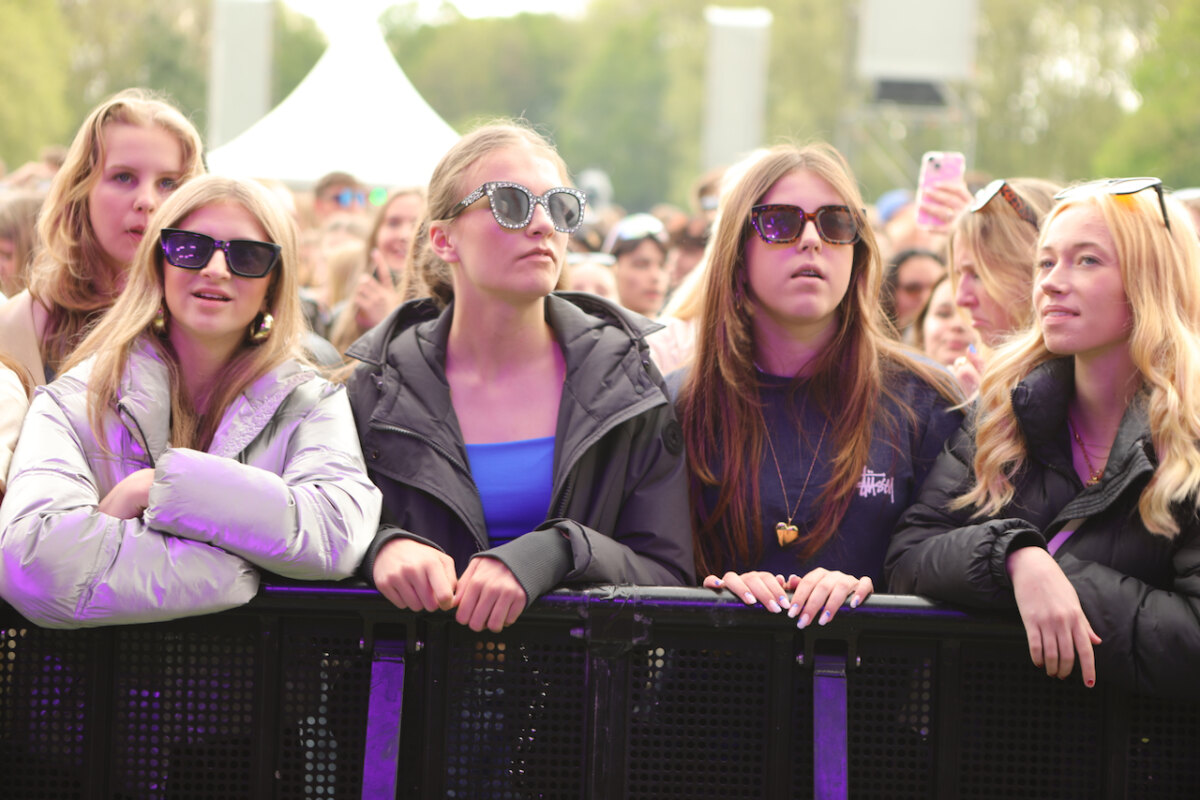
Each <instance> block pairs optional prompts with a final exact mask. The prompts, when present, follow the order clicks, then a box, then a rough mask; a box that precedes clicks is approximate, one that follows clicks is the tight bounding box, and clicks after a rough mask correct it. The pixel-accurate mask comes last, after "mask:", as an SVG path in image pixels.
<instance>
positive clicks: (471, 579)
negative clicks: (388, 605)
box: [373, 539, 527, 633]
mask: <svg viewBox="0 0 1200 800" xmlns="http://www.w3.org/2000/svg"><path fill="white" fill-rule="evenodd" d="M373 573H374V579H375V585H376V587H378V589H379V591H380V592H382V593H383V595H384V596H385V597H387V599H388V600H391V601H392V603H394V604H395V605H396V606H397V607H399V608H406V609H410V610H412V611H437V610H441V611H448V610H450V609H452V608H457V609H458V611H457V613H456V614H455V619H456V620H457V621H458V622H459V624H462V625H466V626H467V627H469V628H470V629H471V630H473V631H475V632H476V633H480V632H482V631H483V630H484V629H485V628H486V629H488V630H490V631H493V632H495V633H499V632H500V631H502V630H503V629H504V628H505V627H506V626H508V625H512V624H513V623H514V622H516V621H517V618H518V617H519V616H520V615H521V612H522V611H524V610H525V604H526V601H527V597H526V594H525V589H524V588H523V587H522V586H521V584H520V583H519V582H518V581H517V578H516V576H514V575H513V574H512V571H511V570H509V568H508V567H506V566H505V565H504V563H503V562H501V561H499V560H497V559H495V558H488V557H481V558H475V559H472V560H471V562H470V563H469V564H468V565H467V568H466V569H465V570H463V574H462V577H461V578H460V577H457V576H456V575H455V574H454V559H452V558H450V556H448V555H446V554H445V553H443V552H442V551H440V550H438V549H437V548H434V547H430V546H429V545H427V544H422V543H421V542H417V541H414V540H412V539H394V540H392V541H391V542H388V544H386V545H384V546H383V547H382V548H381V549H380V551H379V555H377V556H376V558H375V565H374V570H373Z"/></svg>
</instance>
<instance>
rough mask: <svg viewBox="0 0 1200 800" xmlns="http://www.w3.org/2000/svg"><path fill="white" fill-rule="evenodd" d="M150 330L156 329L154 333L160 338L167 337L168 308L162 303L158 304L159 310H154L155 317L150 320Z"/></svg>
mask: <svg viewBox="0 0 1200 800" xmlns="http://www.w3.org/2000/svg"><path fill="white" fill-rule="evenodd" d="M150 330H152V331H154V335H155V336H157V337H158V338H160V339H165V338H167V310H166V309H165V308H163V306H162V303H159V304H158V310H157V311H155V312H154V319H152V320H150Z"/></svg>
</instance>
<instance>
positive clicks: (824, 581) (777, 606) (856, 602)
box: [704, 567, 875, 628]
mask: <svg viewBox="0 0 1200 800" xmlns="http://www.w3.org/2000/svg"><path fill="white" fill-rule="evenodd" d="M704 586H705V588H708V589H722V588H724V589H728V590H729V591H731V592H733V593H734V594H735V595H736V596H737V597H739V598H741V600H742V602H744V603H745V604H746V605H754V604H755V603H762V605H763V607H765V608H766V609H767V610H769V611H770V612H771V613H772V614H778V613H780V612H781V611H783V609H784V607H785V606H786V607H787V609H788V616H789V617H792V618H794V617H796V616H797V615H799V617H800V619H799V621H798V622H797V623H796V627H798V628H806V627H808V625H809V623H810V622H812V621H813V619H816V620H817V624H818V625H825V624H827V623H828V622H829V621H830V620H832V619H833V618H834V616H836V615H837V612H838V609H839V608H841V607H842V605H843V604H844V603H845V602H846V601H847V600H849V601H850V607H851V608H858V607H859V606H860V605H862V602H863V601H864V600H866V599H867V598H868V597H870V596H871V593H872V592H873V591H875V585H874V583H873V582H872V580H871V579H870V578H869V577H865V576H864V577H862V578H857V577H855V576H853V575H847V574H846V573H844V572H839V571H837V570H828V569H825V568H824V567H818V568H816V569H814V570H812V571H811V572H809V573H807V574H806V575H805V576H804V577H803V578H801V577H800V576H798V575H789V576H788V577H787V579H786V580H785V579H784V577H783V576H782V575H772V574H771V573H769V572H763V571H761V570H756V571H752V572H743V573H741V574H738V573H736V572H726V573H725V575H724V577H722V578H718V577H717V576H716V575H709V576H708V577H707V578H705V579H704ZM786 592H791V593H792V599H791V602H790V603H789V601H788V598H787V595H786ZM822 606H824V611H822V612H820V616H819V617H818V610H819V609H821V607H822Z"/></svg>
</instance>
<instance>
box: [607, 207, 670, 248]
mask: <svg viewBox="0 0 1200 800" xmlns="http://www.w3.org/2000/svg"><path fill="white" fill-rule="evenodd" d="M643 239H654V240H655V241H657V242H658V243H659V244H660V245H662V247H663V249H664V250H665V249H666V247H667V226H666V225H664V224H663V222H662V220H660V219H659V218H658V217H656V216H654V215H653V214H630V215H629V216H628V217H625V218H624V219H622V220H621V221H620V222H618V223H617V224H616V225H614V226H613V227H612V229H611V230H609V232H608V235H607V236H605V237H604V246H603V247H602V248H601V249H602V250H603V251H604V252H606V253H612V254H613V255H621V254H623V253H625V252H628V251H629V250H632V249H633V247H635V246H637V245H638V244H641V242H642V240H643ZM622 245H625V246H624V247H623V246H622ZM618 251H620V252H618Z"/></svg>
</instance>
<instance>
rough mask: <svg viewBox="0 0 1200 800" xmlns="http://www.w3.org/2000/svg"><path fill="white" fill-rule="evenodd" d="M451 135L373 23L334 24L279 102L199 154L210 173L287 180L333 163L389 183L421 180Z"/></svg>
mask: <svg viewBox="0 0 1200 800" xmlns="http://www.w3.org/2000/svg"><path fill="white" fill-rule="evenodd" d="M457 140H458V134H457V133H455V132H454V129H452V128H451V127H450V126H449V125H447V124H446V122H445V121H444V120H443V119H442V118H441V117H439V116H438V114H437V112H436V111H434V110H433V109H432V108H430V107H429V104H428V103H426V102H425V100H424V98H422V97H421V95H420V94H419V93H418V92H417V90H416V89H415V88H414V87H413V85H412V83H411V82H410V81H409V80H408V77H407V76H406V75H405V74H404V71H403V70H401V69H400V65H399V64H397V63H396V59H395V58H393V57H392V53H391V51H390V50H389V49H388V46H387V43H386V42H385V41H384V39H383V32H382V31H381V30H380V28H379V25H378V24H377V23H375V22H373V21H372V22H371V23H369V24H364V25H355V26H352V27H351V26H344V27H342V28H341V29H340V30H338V32H337V35H335V36H332V37H331V41H330V43H329V47H328V48H327V49H326V50H325V53H324V55H322V56H321V58H320V60H318V61H317V63H316V65H315V66H314V67H313V68H312V71H311V72H309V73H308V75H306V76H305V78H304V80H303V81H301V82H300V85H299V86H297V87H296V88H295V89H294V90H293V91H292V93H291V94H289V95H288V96H287V97H286V98H284V100H283V102H281V103H280V104H279V105H278V106H276V107H275V108H274V109H272V110H271V111H270V112H269V113H267V115H266V116H264V117H263V118H262V119H260V120H259V121H258V122H256V123H254V124H253V125H252V126H250V128H248V129H247V130H246V131H244V132H243V133H241V134H240V135H238V136H237V137H236V138H234V139H233V140H231V141H229V142H228V143H226V144H224V145H222V146H221V147H218V148H216V149H215V150H212V151H211V152H210V153H209V154H208V159H207V160H208V166H209V170H210V171H211V172H213V173H214V174H217V175H227V176H230V177H242V178H275V179H278V180H281V181H283V182H284V183H286V184H288V185H290V186H293V187H295V188H307V187H310V186H312V185H313V184H314V183H316V182H317V180H319V179H320V178H321V176H322V175H325V174H326V173H329V172H333V171H335V170H341V171H344V172H349V173H350V174H351V175H354V176H355V177H356V178H358V179H359V180H360V181H362V182H363V183H364V184H367V185H371V186H381V187H392V188H395V187H402V186H416V185H424V184H426V183H427V182H428V181H429V176H430V174H431V173H432V172H433V168H434V166H436V164H437V162H438V160H439V159H440V158H441V157H442V155H443V154H444V153H445V152H446V150H448V149H449V148H450V146H451V145H452V144H454V142H456V141H457Z"/></svg>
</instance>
